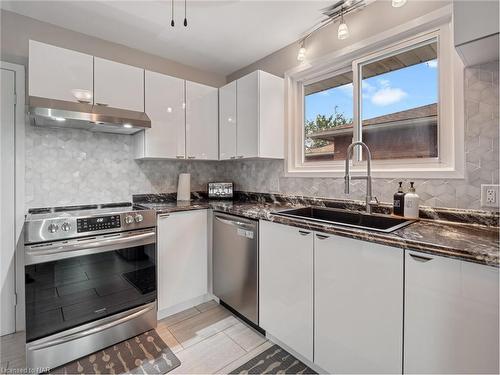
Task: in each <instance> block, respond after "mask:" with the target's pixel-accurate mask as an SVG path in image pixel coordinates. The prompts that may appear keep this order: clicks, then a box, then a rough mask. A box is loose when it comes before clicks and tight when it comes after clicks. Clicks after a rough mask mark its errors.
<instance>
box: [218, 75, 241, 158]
mask: <svg viewBox="0 0 500 375" xmlns="http://www.w3.org/2000/svg"><path fill="white" fill-rule="evenodd" d="M236 82H237V81H233V82H231V83H229V84H227V85H226V86H223V87H221V88H220V89H219V159H220V160H227V159H234V158H235V157H236V128H237V122H236Z"/></svg>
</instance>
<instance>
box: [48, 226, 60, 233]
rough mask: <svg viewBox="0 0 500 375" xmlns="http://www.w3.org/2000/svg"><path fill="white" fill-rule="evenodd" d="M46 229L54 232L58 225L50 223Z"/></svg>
mask: <svg viewBox="0 0 500 375" xmlns="http://www.w3.org/2000/svg"><path fill="white" fill-rule="evenodd" d="M47 229H48V230H49V232H50V233H55V232H57V230H58V229H59V225H57V224H50V225H49V227H48V228H47Z"/></svg>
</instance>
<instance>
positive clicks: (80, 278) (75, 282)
mask: <svg viewBox="0 0 500 375" xmlns="http://www.w3.org/2000/svg"><path fill="white" fill-rule="evenodd" d="M25 261H26V266H25V283H26V341H27V342H31V341H33V340H37V339H40V338H43V337H46V336H50V335H52V334H54V333H57V332H61V331H65V330H68V329H70V328H73V327H76V326H80V325H82V324H86V323H89V322H92V321H95V320H99V319H102V318H104V317H107V316H110V315H114V314H117V313H120V312H123V311H126V310H129V309H132V308H134V307H137V306H141V305H145V304H148V303H150V302H154V301H155V300H156V231H155V229H154V228H150V229H144V230H136V231H130V232H122V233H115V234H110V235H102V236H92V237H86V238H80V239H78V240H69V241H57V242H52V243H44V244H34V245H26V246H25Z"/></svg>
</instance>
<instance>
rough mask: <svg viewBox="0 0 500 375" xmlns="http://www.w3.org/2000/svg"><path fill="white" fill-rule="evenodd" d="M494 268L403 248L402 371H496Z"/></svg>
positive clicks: (496, 338) (496, 288) (496, 270)
mask: <svg viewBox="0 0 500 375" xmlns="http://www.w3.org/2000/svg"><path fill="white" fill-rule="evenodd" d="M498 292H499V290H498V268H494V267H488V266H485V265H479V264H474V263H469V262H464V261H460V260H455V259H449V258H444V257H439V256H429V255H427V254H423V253H418V252H414V251H407V252H406V254H405V341H404V343H405V350H404V351H405V353H404V370H405V373H408V374H410V373H492V374H498V370H499V366H498V352H499V346H498V332H499V325H498V319H499V316H498V307H499V306H498Z"/></svg>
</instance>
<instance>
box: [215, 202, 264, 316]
mask: <svg viewBox="0 0 500 375" xmlns="http://www.w3.org/2000/svg"><path fill="white" fill-rule="evenodd" d="M213 232H214V237H213V238H214V239H213V256H212V257H213V290H214V294H215V295H216V296H217V297H219V299H220V300H221V301H222V302H224V303H225V304H226V305H228V306H229V307H231V308H232V309H233V310H235V311H236V312H238V313H239V314H241V315H242V316H244V317H245V318H247V319H248V320H249V321H251V322H252V323H254V324H256V325H258V324H259V313H258V312H259V292H258V291H259V287H258V280H259V223H258V221H255V220H250V219H244V218H241V217H238V216H233V215H227V214H223V213H220V212H215V213H214V221H213Z"/></svg>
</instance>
